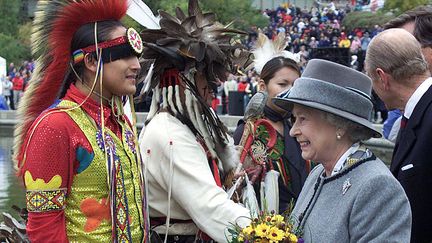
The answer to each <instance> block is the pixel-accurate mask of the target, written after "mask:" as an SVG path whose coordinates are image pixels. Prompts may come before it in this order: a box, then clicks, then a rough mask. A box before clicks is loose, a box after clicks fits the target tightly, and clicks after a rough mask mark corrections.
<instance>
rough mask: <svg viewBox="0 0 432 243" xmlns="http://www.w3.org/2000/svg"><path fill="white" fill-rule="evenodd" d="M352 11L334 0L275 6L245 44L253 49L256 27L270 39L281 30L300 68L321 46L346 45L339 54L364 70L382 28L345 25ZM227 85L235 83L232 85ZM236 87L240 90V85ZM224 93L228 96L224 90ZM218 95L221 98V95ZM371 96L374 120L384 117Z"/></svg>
mask: <svg viewBox="0 0 432 243" xmlns="http://www.w3.org/2000/svg"><path fill="white" fill-rule="evenodd" d="M351 11H352V6H351V5H350V4H346V5H344V6H343V7H339V8H338V6H337V5H336V4H335V3H334V2H329V3H326V4H321V5H319V4H317V5H316V6H314V7H311V8H310V9H300V8H298V7H296V6H294V5H287V4H286V5H281V6H280V7H278V8H277V9H275V10H266V11H264V13H263V14H264V15H265V16H266V17H267V18H268V19H269V20H270V21H269V25H268V26H266V27H265V28H263V29H261V30H259V29H257V28H255V27H252V28H251V31H250V33H249V36H248V39H247V40H246V41H245V44H246V45H247V46H248V47H249V48H251V49H252V48H253V47H254V46H255V43H256V40H257V37H258V32H259V31H261V32H262V33H264V34H265V35H267V37H268V38H269V39H274V38H276V36H277V35H278V34H279V33H280V32H284V33H286V41H287V48H286V49H287V50H289V51H291V52H293V53H300V55H301V62H300V63H299V65H300V66H301V68H302V69H303V68H304V67H305V66H306V64H307V62H308V60H309V59H311V58H313V57H317V53H319V52H318V50H320V49H321V50H322V49H326V48H329V49H331V48H346V51H345V52H341V53H346V54H347V56H341V57H340V58H341V59H346V60H344V61H346V64H347V65H349V66H350V67H351V68H354V69H356V70H358V71H363V69H364V68H363V61H364V57H365V54H366V49H367V47H368V45H369V42H370V41H371V39H372V38H373V37H374V36H375V35H377V34H378V33H379V32H381V31H382V30H383V29H382V27H381V26H379V25H375V26H374V27H373V28H372V29H364V28H355V29H352V30H349V29H347V28H346V27H345V26H344V25H343V24H342V22H343V19H344V17H345V16H346V14H347V13H349V12H351ZM321 58H322V57H321ZM332 61H334V60H332ZM252 78H253V79H256V80H257V79H258V76H257V75H256V73H253V72H252V74H251V73H248V75H247V76H246V75H245V76H243V77H242V76H239V77H237V78H229V79H228V80H238V84H239V87H240V86H241V82H246V83H248V84H249V85H252V83H253V82H256V81H253V82H252ZM244 79H246V80H244ZM242 80H243V81H242ZM230 86H231V87H234V85H230ZM243 86H244V85H243ZM236 91H239V92H241V89H237V90H236ZM225 93H226V95H227V96H228V93H227V92H226V91H225ZM250 94H253V92H248V90H246V91H244V107H245V106H246V104H247V102H248V101H249V97H250ZM221 99H222V100H223V99H224V97H221ZM373 100H374V103H375V104H374V105H375V106H374V107H375V110H374V114H373V117H374V120H375V121H376V122H382V121H383V120H385V119H386V114H387V111H386V109H385V107H384V105H383V103H382V101H381V100H380V99H379V98H378V96H376V95H375V94H374V95H373ZM223 110H225V109H223Z"/></svg>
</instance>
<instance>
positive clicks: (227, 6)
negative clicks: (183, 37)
mask: <svg viewBox="0 0 432 243" xmlns="http://www.w3.org/2000/svg"><path fill="white" fill-rule="evenodd" d="M149 2H152V1H149ZM146 3H147V2H146ZM147 5H148V6H149V7H150V8H151V9H152V10H153V12H154V13H155V14H157V9H155V8H152V7H151V4H149V3H147ZM177 6H179V7H180V8H181V9H182V10H183V11H184V12H185V13H187V7H188V0H160V1H159V5H158V7H159V9H162V10H164V11H166V12H168V13H170V14H175V8H176V7H177ZM200 7H201V9H202V10H203V12H214V13H216V15H217V20H218V21H219V22H221V23H223V24H228V23H230V22H231V21H234V27H235V28H239V29H243V30H246V29H248V28H249V27H250V26H253V25H256V26H258V27H264V26H266V25H267V24H268V19H266V18H265V17H264V16H263V15H262V14H261V13H260V11H259V10H258V9H256V8H254V7H253V6H252V0H201V1H200Z"/></svg>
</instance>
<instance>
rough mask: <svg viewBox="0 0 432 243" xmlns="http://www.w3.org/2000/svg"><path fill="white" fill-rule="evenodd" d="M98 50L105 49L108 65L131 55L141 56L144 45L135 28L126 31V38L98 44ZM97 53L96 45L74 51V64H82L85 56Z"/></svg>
mask: <svg viewBox="0 0 432 243" xmlns="http://www.w3.org/2000/svg"><path fill="white" fill-rule="evenodd" d="M97 48H99V49H105V52H104V53H105V54H104V57H103V59H104V60H103V61H104V62H105V63H107V62H110V61H114V60H117V59H120V58H124V57H127V56H131V55H137V56H139V55H141V53H142V51H143V44H142V40H141V36H140V35H139V34H138V32H137V31H136V30H135V29H134V28H129V29H127V31H126V36H120V37H117V38H115V39H112V40H109V41H104V42H101V43H98V44H97ZM95 51H96V45H91V46H87V47H85V48H81V49H78V50H76V51H74V52H73V53H72V58H73V63H74V64H77V63H79V62H81V61H82V60H84V56H85V54H87V53H93V52H95Z"/></svg>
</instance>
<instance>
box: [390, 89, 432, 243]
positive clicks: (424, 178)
mask: <svg viewBox="0 0 432 243" xmlns="http://www.w3.org/2000/svg"><path fill="white" fill-rule="evenodd" d="M410 164H412V168H409V167H411V165H410ZM403 168H405V169H404V170H402V169H403ZM390 170H391V172H392V173H393V174H394V175H395V176H396V178H397V179H398V180H399V182H400V183H401V184H402V186H403V188H404V189H405V192H406V194H407V196H408V199H409V201H410V204H411V210H412V219H413V224H412V233H411V242H415V243H417V242H432V86H431V87H430V88H429V89H428V91H427V92H426V93H425V94H424V95H423V97H422V98H421V99H420V101H419V102H418V103H417V105H416V107H415V108H414V111H413V113H412V115H411V117H410V119H409V120H408V122H407V125H406V127H405V128H404V129H401V131H400V134H399V139H398V142H397V143H396V146H395V150H394V152H393V159H392V163H391V166H390Z"/></svg>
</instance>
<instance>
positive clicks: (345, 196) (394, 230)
mask: <svg viewBox="0 0 432 243" xmlns="http://www.w3.org/2000/svg"><path fill="white" fill-rule="evenodd" d="M323 175H325V172H324V168H323V166H322V165H318V166H317V167H315V168H314V170H312V171H311V173H310V175H309V177H308V178H307V180H306V183H305V185H304V187H303V189H302V192H301V194H300V197H299V199H298V201H297V203H296V206H295V208H294V211H293V215H294V216H295V217H296V218H297V219H298V220H300V222H298V223H299V224H300V226H301V227H303V230H304V240H305V242H314V243H316V242H317V243H323V242H329V243H333V242H355V243H360V242H369V243H370V242H380V243H381V242H409V240H410V234H411V209H410V205H409V202H408V199H407V196H406V195H405V192H404V190H403V189H402V186H401V185H400V184H399V182H398V181H397V180H396V179H395V178H394V177H393V175H392V174H391V173H390V171H389V169H388V168H387V167H386V166H385V165H384V163H383V162H382V161H381V160H380V159H377V158H376V157H375V156H372V157H371V158H368V159H364V160H361V161H359V162H358V163H356V164H354V165H353V166H351V167H348V168H345V169H343V170H342V171H341V172H339V173H338V174H336V175H333V176H330V177H327V178H326V177H324V176H323Z"/></svg>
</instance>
